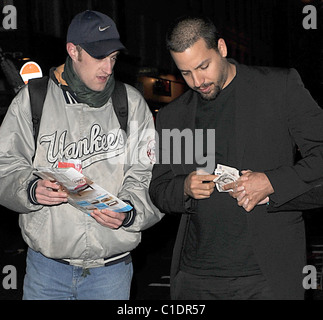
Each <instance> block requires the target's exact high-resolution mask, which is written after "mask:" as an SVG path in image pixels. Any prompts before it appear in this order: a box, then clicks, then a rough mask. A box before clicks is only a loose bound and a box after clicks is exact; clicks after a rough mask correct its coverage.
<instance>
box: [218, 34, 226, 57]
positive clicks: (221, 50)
mask: <svg viewBox="0 0 323 320" xmlns="http://www.w3.org/2000/svg"><path fill="white" fill-rule="evenodd" d="M218 50H219V53H220V55H221V56H222V57H223V58H226V56H227V55H228V49H227V45H226V43H225V41H224V39H222V38H220V39H219V41H218Z"/></svg>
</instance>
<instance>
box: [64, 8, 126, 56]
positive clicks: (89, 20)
mask: <svg viewBox="0 0 323 320" xmlns="http://www.w3.org/2000/svg"><path fill="white" fill-rule="evenodd" d="M67 42H72V43H73V44H75V45H80V46H81V47H82V48H83V49H84V50H85V51H86V52H87V53H88V54H89V55H90V56H92V57H93V58H96V59H103V58H105V57H106V56H108V55H109V54H111V53H112V52H115V51H119V50H124V49H125V46H124V45H123V44H122V43H121V41H120V35H119V32H118V30H117V27H116V24H115V23H114V21H113V20H112V19H111V18H110V17H108V16H107V15H105V14H103V13H101V12H97V11H91V10H87V11H84V12H81V13H79V14H77V15H76V16H75V17H74V19H73V20H72V22H71V24H70V26H69V28H68V31H67Z"/></svg>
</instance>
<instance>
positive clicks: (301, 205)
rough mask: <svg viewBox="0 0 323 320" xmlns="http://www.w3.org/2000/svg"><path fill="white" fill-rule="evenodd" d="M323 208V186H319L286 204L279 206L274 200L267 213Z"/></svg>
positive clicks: (270, 203)
mask: <svg viewBox="0 0 323 320" xmlns="http://www.w3.org/2000/svg"><path fill="white" fill-rule="evenodd" d="M321 207H323V185H322V184H319V185H316V186H315V187H313V188H312V189H311V190H310V191H308V192H305V193H304V194H301V195H300V196H298V197H296V198H294V199H292V200H290V201H288V202H286V203H285V204H282V205H277V204H276V203H274V202H273V201H272V200H270V201H269V204H268V207H267V211H268V212H278V211H296V210H297V211H299V210H302V211H303V210H311V209H317V208H321Z"/></svg>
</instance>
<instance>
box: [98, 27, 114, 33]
mask: <svg viewBox="0 0 323 320" xmlns="http://www.w3.org/2000/svg"><path fill="white" fill-rule="evenodd" d="M110 27H111V26H106V27H99V31H101V32H102V31H105V30H107V29H109V28H110Z"/></svg>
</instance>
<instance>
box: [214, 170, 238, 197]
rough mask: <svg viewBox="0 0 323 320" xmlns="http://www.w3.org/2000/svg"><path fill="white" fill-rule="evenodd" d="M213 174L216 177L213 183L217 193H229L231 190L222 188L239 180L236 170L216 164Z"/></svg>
mask: <svg viewBox="0 0 323 320" xmlns="http://www.w3.org/2000/svg"><path fill="white" fill-rule="evenodd" d="M214 174H215V175H217V176H218V177H217V178H216V179H214V180H213V181H214V182H215V184H216V188H217V189H218V191H219V192H230V191H232V190H223V186H225V185H226V184H228V183H231V182H235V181H237V180H238V179H239V177H240V174H239V170H238V169H236V168H232V167H228V166H225V165H222V164H218V165H217V167H216V169H215V170H214Z"/></svg>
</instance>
